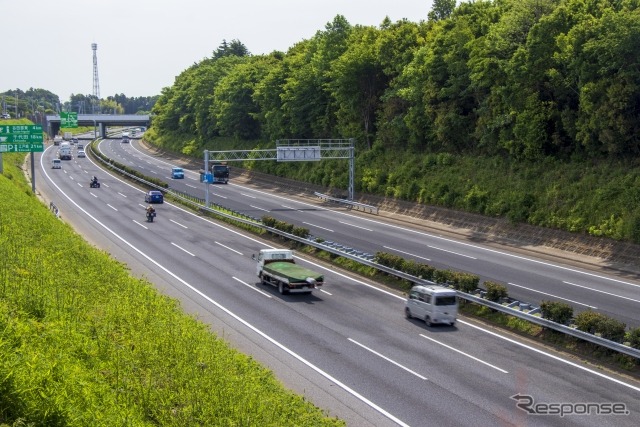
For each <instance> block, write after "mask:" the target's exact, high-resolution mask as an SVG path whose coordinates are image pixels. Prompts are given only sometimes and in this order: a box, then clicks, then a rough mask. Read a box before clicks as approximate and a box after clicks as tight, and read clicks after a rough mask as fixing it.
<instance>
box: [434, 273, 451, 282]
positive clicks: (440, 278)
mask: <svg viewBox="0 0 640 427" xmlns="http://www.w3.org/2000/svg"><path fill="white" fill-rule="evenodd" d="M452 276H453V273H452V272H451V271H449V270H436V271H435V272H434V273H433V281H434V282H436V283H449V282H451V280H452Z"/></svg>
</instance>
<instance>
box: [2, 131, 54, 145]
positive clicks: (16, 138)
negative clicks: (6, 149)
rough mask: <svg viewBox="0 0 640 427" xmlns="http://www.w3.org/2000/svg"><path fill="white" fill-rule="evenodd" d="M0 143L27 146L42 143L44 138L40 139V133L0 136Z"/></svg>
mask: <svg viewBox="0 0 640 427" xmlns="http://www.w3.org/2000/svg"><path fill="white" fill-rule="evenodd" d="M1 142H16V143H19V144H20V143H22V144H27V143H30V142H44V138H43V137H42V133H26V134H13V135H12V134H9V135H2V134H0V143H1Z"/></svg>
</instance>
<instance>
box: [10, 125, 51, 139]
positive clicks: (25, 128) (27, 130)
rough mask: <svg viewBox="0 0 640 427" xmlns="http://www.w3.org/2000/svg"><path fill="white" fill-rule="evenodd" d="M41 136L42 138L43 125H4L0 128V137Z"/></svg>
mask: <svg viewBox="0 0 640 427" xmlns="http://www.w3.org/2000/svg"><path fill="white" fill-rule="evenodd" d="M24 134H40V135H41V136H42V126H41V125H2V126H0V136H7V135H24Z"/></svg>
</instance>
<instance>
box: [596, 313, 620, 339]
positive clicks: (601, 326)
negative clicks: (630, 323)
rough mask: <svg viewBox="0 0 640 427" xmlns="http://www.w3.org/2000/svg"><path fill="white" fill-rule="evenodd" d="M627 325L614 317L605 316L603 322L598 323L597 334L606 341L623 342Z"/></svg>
mask: <svg viewBox="0 0 640 427" xmlns="http://www.w3.org/2000/svg"><path fill="white" fill-rule="evenodd" d="M626 328H627V325H626V324H625V323H622V322H621V321H619V320H616V319H614V318H613V317H609V316H604V319H603V320H602V322H600V323H598V326H597V332H598V333H600V336H601V337H602V338H604V339H607V340H611V341H615V342H622V340H624V335H625V333H626Z"/></svg>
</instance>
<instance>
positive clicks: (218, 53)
mask: <svg viewBox="0 0 640 427" xmlns="http://www.w3.org/2000/svg"><path fill="white" fill-rule="evenodd" d="M250 55H251V53H250V52H249V49H247V47H246V46H245V45H244V44H243V43H242V42H241V41H240V40H237V39H233V40H231V43H227V41H226V40H225V39H223V40H222V43H221V44H220V46H218V49H216V50H214V51H213V58H214V59H219V58H223V57H225V56H250Z"/></svg>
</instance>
